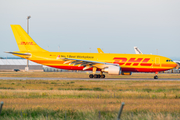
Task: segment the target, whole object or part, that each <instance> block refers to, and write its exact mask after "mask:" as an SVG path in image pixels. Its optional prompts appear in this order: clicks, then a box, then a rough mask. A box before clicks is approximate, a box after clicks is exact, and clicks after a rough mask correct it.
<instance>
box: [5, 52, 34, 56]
mask: <svg viewBox="0 0 180 120" xmlns="http://www.w3.org/2000/svg"><path fill="white" fill-rule="evenodd" d="M5 53H10V54H15V55H25V56H31V54H30V53H18V52H5Z"/></svg>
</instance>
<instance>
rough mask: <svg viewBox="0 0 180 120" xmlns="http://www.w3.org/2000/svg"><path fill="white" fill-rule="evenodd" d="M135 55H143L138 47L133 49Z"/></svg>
mask: <svg viewBox="0 0 180 120" xmlns="http://www.w3.org/2000/svg"><path fill="white" fill-rule="evenodd" d="M134 50H135V53H136V54H143V53H142V52H141V51H140V49H139V48H138V47H134Z"/></svg>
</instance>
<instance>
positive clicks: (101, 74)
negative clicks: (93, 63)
mask: <svg viewBox="0 0 180 120" xmlns="http://www.w3.org/2000/svg"><path fill="white" fill-rule="evenodd" d="M96 70H97V68H96V67H93V74H90V75H89V78H105V75H104V74H103V72H102V71H100V74H96Z"/></svg>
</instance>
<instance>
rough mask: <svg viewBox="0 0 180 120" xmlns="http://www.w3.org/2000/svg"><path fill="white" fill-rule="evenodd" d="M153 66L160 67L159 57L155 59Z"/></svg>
mask: <svg viewBox="0 0 180 120" xmlns="http://www.w3.org/2000/svg"><path fill="white" fill-rule="evenodd" d="M155 66H156V67H160V57H155ZM155 66H154V67H155Z"/></svg>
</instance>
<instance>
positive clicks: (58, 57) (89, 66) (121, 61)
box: [7, 25, 177, 79]
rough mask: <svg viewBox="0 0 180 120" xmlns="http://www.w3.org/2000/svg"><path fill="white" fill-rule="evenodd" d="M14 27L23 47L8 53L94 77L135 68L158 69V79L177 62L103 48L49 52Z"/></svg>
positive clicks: (128, 71) (133, 70) (143, 69)
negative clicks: (90, 50)
mask: <svg viewBox="0 0 180 120" xmlns="http://www.w3.org/2000/svg"><path fill="white" fill-rule="evenodd" d="M11 28H12V31H13V34H14V37H15V39H16V42H17V45H18V48H19V51H14V52H7V53H11V54H13V55H15V56H19V57H22V58H25V59H28V60H31V61H33V62H36V63H39V64H42V65H46V66H50V67H54V68H59V69H66V70H84V71H85V70H86V71H92V74H90V75H89V77H90V78H105V75H104V74H103V73H108V74H110V75H121V74H122V75H127V74H128V75H131V73H132V72H154V73H155V76H154V79H158V76H157V73H158V72H159V71H165V70H169V69H172V68H174V67H176V66H177V64H176V63H174V62H173V61H172V60H171V59H169V58H167V57H163V56H159V55H147V54H111V53H104V52H103V51H102V50H101V49H99V50H98V51H99V53H76V52H49V51H47V50H44V49H42V48H41V47H39V46H38V45H37V44H36V43H35V42H34V40H33V39H32V38H31V37H30V36H29V35H28V34H27V33H26V32H25V30H24V29H23V28H22V27H21V26H20V25H11ZM96 71H100V74H97V73H96Z"/></svg>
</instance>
